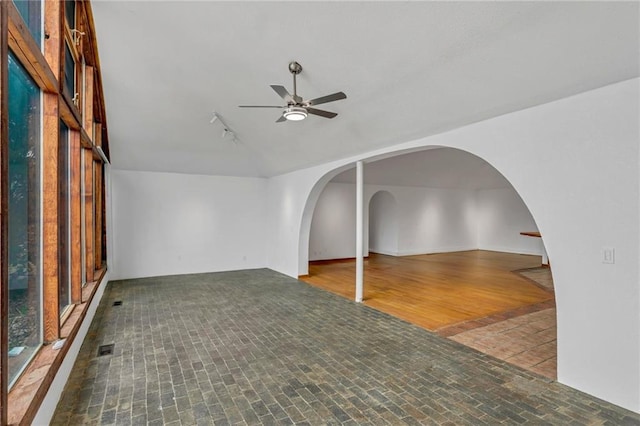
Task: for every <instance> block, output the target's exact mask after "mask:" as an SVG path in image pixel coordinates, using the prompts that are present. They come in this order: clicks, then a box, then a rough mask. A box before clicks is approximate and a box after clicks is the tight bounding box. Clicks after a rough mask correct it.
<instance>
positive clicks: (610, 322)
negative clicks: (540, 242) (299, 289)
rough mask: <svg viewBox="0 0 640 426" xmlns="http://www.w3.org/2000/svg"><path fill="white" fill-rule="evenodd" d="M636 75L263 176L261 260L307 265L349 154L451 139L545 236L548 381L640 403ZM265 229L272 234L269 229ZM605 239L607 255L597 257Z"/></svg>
mask: <svg viewBox="0 0 640 426" xmlns="http://www.w3.org/2000/svg"><path fill="white" fill-rule="evenodd" d="M639 84H640V80H639V79H637V78H635V79H632V80H627V81H624V82H621V83H617V84H613V85H609V86H606V87H603V88H600V89H596V90H592V91H589V92H585V93H582V94H579V95H576V96H572V97H569V98H564V99H561V100H558V101H555V102H551V103H547V104H544V105H540V106H537V107H533V108H529V109H525V110H522V111H517V112H514V113H511V114H507V115H503V116H500V117H496V118H493V119H490V120H486V121H482V122H478V123H475V124H472V125H469V126H465V127H462V128H459V129H456V130H453V131H449V132H446V133H442V134H439V135H435V136H430V137H426V138H422V139H418V140H415V141H412V142H408V143H404V144H400V145H396V146H393V147H388V148H384V149H380V150H377V151H372V152H369V153H364V154H360V155H357V156H353V157H351V158H346V159H342V160H337V161H333V162H330V163H327V164H324V165H320V166H316V167H312V168H309V169H305V170H300V171H296V172H291V173H287V174H285V175H281V176H278V177H275V178H271V179H269V189H268V193H269V201H268V203H269V204H268V206H269V207H268V211H269V221H268V227H269V235H270V237H269V238H268V244H269V245H268V252H269V259H268V261H269V266H270V267H271V268H272V269H275V270H277V271H280V272H283V273H285V274H288V275H291V276H297V275H298V274H299V273H306V268H307V264H308V262H307V260H308V248H309V246H308V235H309V230H310V223H311V216H312V214H313V210H314V207H315V202H316V201H317V197H318V196H319V193H320V192H321V190H322V188H324V186H325V184H326V183H327V182H328V181H329V180H331V178H332V177H333V176H335V175H336V174H338V173H340V172H341V171H343V170H345V169H346V168H348V167H349V165H350V164H353V163H354V162H355V161H358V160H363V159H368V160H370V161H372V160H374V159H381V158H384V157H388V156H391V155H395V154H398V153H401V152H402V153H406V152H410V151H412V150H419V149H424V148H425V147H429V146H446V147H452V148H459V149H463V150H466V151H468V152H470V153H472V154H475V155H477V156H479V157H481V158H483V159H485V160H486V161H488V162H489V163H490V164H492V165H493V166H494V167H495V168H496V169H497V170H498V171H500V172H501V173H502V174H503V175H504V176H505V177H506V178H507V179H508V180H509V182H511V184H512V185H513V186H514V188H515V189H516V190H517V191H518V193H519V194H520V195H521V196H522V199H523V200H524V201H525V203H526V204H527V206H528V207H529V210H530V211H531V213H532V216H533V217H534V219H535V222H536V223H537V224H538V228H539V230H540V232H541V233H542V235H544V238H545V244H546V248H547V252H548V254H549V257H550V259H551V261H552V264H553V272H554V282H555V291H556V303H557V307H558V313H557V323H558V380H559V381H560V382H561V383H564V384H567V385H569V386H572V387H575V388H577V389H580V390H582V391H585V392H587V393H590V394H592V395H595V396H597V397H599V398H602V399H605V400H607V401H610V402H613V403H615V404H618V405H620V406H622V407H626V408H629V409H631V410H635V411H637V412H640V317H639V312H640V285H639V282H640V280H639V278H640V277H639V274H638V261H639V259H640V250H639V248H640V238H639V236H640V221H639V218H640V210H639V208H638V203H639V191H638V189H639V183H640V180H639V176H640V168H639V159H640V153H639V152H638V151H639V150H638V145H639V144H638V141H639V140H640V131H639V128H638V127H639V126H638V116H639V115H640V107H639V105H638V103H639V101H638V99H639V98H640V88H639ZM271 237H273V238H271ZM605 246H607V247H614V248H615V250H616V252H615V253H616V262H615V264H604V263H603V262H602V248H603V247H605Z"/></svg>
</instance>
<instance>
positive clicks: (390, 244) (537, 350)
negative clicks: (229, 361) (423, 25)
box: [304, 148, 557, 379]
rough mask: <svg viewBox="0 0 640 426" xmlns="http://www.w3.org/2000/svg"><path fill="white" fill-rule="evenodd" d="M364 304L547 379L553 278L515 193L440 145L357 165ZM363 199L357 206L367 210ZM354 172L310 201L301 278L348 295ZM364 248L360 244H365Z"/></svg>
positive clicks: (552, 347)
mask: <svg viewBox="0 0 640 426" xmlns="http://www.w3.org/2000/svg"><path fill="white" fill-rule="evenodd" d="M364 194H365V196H364V199H365V209H364V210H365V212H364V215H365V217H364V230H365V238H364V240H365V256H367V259H366V261H365V287H364V303H365V304H367V305H369V306H371V307H373V308H375V309H379V310H381V311H384V312H387V313H389V314H391V315H394V316H397V317H400V318H402V319H405V320H407V321H409V322H412V323H414V324H417V325H419V326H422V327H424V328H427V329H429V330H431V331H434V332H436V333H438V334H440V335H441V336H443V337H447V338H450V339H452V340H456V341H458V342H460V343H463V344H465V345H467V346H470V347H474V348H475V349H478V350H480V351H482V352H485V353H488V354H490V355H492V356H495V357H497V358H500V359H503V360H505V361H507V362H511V363H513V364H516V365H519V366H520V367H523V368H526V369H529V370H531V371H534V372H536V373H539V374H542V375H545V376H547V377H549V378H552V379H555V378H556V374H557V373H556V369H557V367H556V353H557V349H556V347H557V344H556V335H557V332H556V308H555V296H554V289H553V279H552V276H551V270H550V268H549V267H548V266H543V265H542V257H543V256H542V255H543V253H546V252H545V250H544V246H543V242H542V239H541V238H530V237H527V236H524V235H521V232H539V229H538V228H537V226H536V224H535V221H534V219H533V217H532V215H531V213H530V212H529V210H528V208H527V207H526V205H525V204H524V202H523V200H522V199H521V198H520V196H519V195H518V193H517V192H516V191H515V189H514V188H513V187H512V186H511V184H510V183H509V182H508V181H507V180H506V179H505V178H504V177H503V176H502V175H501V174H500V173H499V172H498V171H497V170H496V169H495V168H493V167H492V166H491V165H489V164H488V163H486V162H485V161H484V160H482V159H480V158H478V157H476V156H474V155H472V154H469V153H466V152H464V151H460V150H457V149H450V148H439V149H431V150H428V151H423V152H415V153H411V154H406V155H400V156H398V157H392V158H388V159H385V160H380V161H378V162H372V163H369V164H366V165H365V182H364ZM367 207H368V208H367ZM354 236H355V173H354V172H353V170H347V171H345V172H343V173H341V174H339V175H337V176H336V177H334V178H333V179H332V180H331V181H330V182H329V183H328V184H327V185H326V186H325V188H324V190H323V192H322V193H321V194H320V196H319V198H318V202H317V204H316V209H315V211H314V214H313V218H312V221H311V232H310V238H309V259H310V263H309V275H308V276H307V277H305V278H304V280H305V281H307V282H309V283H311V284H313V285H316V286H319V287H322V288H324V289H326V290H328V291H332V292H334V293H337V294H341V295H343V296H345V297H348V298H350V299H352V300H353V296H354V291H355V288H354V287H355V286H354V277H355V262H354V256H355V238H354ZM367 249H368V250H367Z"/></svg>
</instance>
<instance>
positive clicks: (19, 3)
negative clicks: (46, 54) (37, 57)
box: [13, 0, 42, 46]
mask: <svg viewBox="0 0 640 426" xmlns="http://www.w3.org/2000/svg"><path fill="white" fill-rule="evenodd" d="M13 4H15V5H16V9H18V12H20V16H21V17H22V20H23V21H24V22H25V24H27V28H29V31H30V32H31V35H32V36H33V39H34V40H35V41H36V43H37V44H38V46H42V2H41V1H40V0H13Z"/></svg>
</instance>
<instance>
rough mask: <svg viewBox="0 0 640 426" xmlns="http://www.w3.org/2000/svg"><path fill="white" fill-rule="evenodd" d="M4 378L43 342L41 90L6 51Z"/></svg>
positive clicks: (17, 370) (13, 373)
mask: <svg viewBox="0 0 640 426" xmlns="http://www.w3.org/2000/svg"><path fill="white" fill-rule="evenodd" d="M8 68H9V73H8V74H9V75H8V83H9V85H8V92H9V113H8V121H9V164H8V179H9V194H8V197H9V209H8V222H9V249H8V254H9V256H8V257H9V271H8V272H9V324H8V325H9V345H8V348H7V349H5V350H7V351H8V353H9V382H10V383H12V382H13V381H14V380H15V379H16V378H17V376H18V375H19V374H20V372H21V371H22V369H23V368H24V366H25V365H26V364H27V363H28V362H29V360H30V359H31V357H32V356H33V354H34V353H35V352H36V350H37V349H38V348H39V347H40V345H41V344H42V330H41V324H42V318H41V287H42V284H41V283H42V280H41V272H40V268H41V266H40V240H41V237H40V135H41V124H40V123H41V96H40V89H39V88H38V86H37V85H36V84H35V82H34V81H33V80H32V79H31V77H29V74H27V72H26V71H25V69H24V68H23V67H22V65H21V64H20V63H19V62H18V60H17V59H16V58H15V57H14V56H13V55H12V54H10V55H9V66H8Z"/></svg>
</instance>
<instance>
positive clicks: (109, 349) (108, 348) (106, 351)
mask: <svg viewBox="0 0 640 426" xmlns="http://www.w3.org/2000/svg"><path fill="white" fill-rule="evenodd" d="M113 345H114V344H113V343H112V344H110V345H102V346H100V347H99V348H98V356H105V355H111V354H113Z"/></svg>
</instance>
